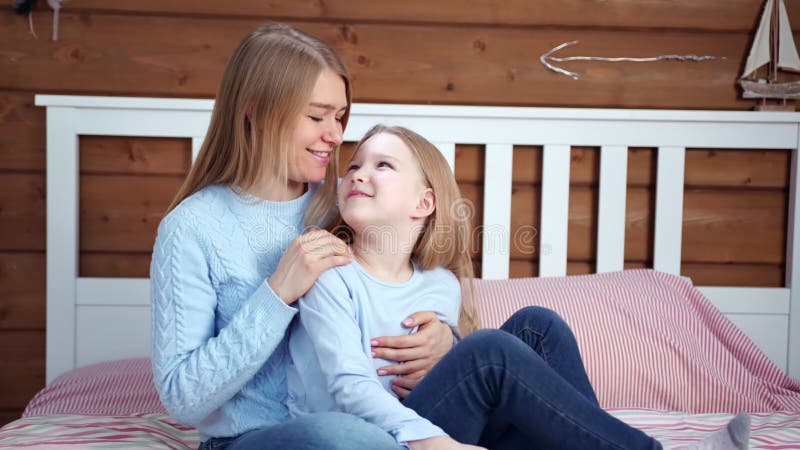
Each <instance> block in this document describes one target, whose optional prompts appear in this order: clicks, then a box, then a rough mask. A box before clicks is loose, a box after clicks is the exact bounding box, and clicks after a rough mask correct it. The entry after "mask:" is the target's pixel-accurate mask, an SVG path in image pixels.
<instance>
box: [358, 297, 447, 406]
mask: <svg viewBox="0 0 800 450" xmlns="http://www.w3.org/2000/svg"><path fill="white" fill-rule="evenodd" d="M403 326H404V327H406V328H409V329H413V328H414V327H415V326H419V330H418V331H417V332H416V333H412V334H409V335H403V336H382V337H377V338H373V339H372V341H371V343H372V356H373V357H376V358H383V359H388V360H392V361H398V362H400V364H394V365H391V366H384V367H381V368H379V369H378V374H379V375H410V378H412V379H415V380H416V381H417V382H418V381H419V379H421V378H422V377H423V376H424V375H425V374H426V373H428V372H429V371H430V370H431V368H433V366H434V365H435V364H436V363H437V362H439V360H440V359H442V357H443V356H444V355H445V353H447V352H448V351H450V348H452V347H453V330H452V329H450V326H449V325H447V324H445V323H442V322H441V321H439V318H438V317H436V314H435V313H433V312H431V311H424V312H417V313H414V314H412V315H411V316H410V317H409V318H408V319H406V320H405V321H403ZM413 385H416V382H413ZM406 387H407V388H408V387H409V386H406ZM410 387H411V388H413V386H410ZM395 392H397V391H395ZM406 395H407V394H406Z"/></svg>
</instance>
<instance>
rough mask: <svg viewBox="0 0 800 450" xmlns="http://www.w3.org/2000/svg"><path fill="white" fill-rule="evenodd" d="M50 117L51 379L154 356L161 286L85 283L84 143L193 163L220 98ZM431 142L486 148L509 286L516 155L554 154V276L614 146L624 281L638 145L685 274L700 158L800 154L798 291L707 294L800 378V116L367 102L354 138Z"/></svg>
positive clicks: (489, 268)
mask: <svg viewBox="0 0 800 450" xmlns="http://www.w3.org/2000/svg"><path fill="white" fill-rule="evenodd" d="M36 105H38V106H45V107H47V382H48V383H49V382H50V381H51V380H53V378H55V377H56V376H57V375H59V374H60V373H63V372H65V371H67V370H69V369H72V368H74V367H80V366H83V365H86V364H90V363H94V362H99V361H104V360H110V359H116V358H124V357H134V356H147V355H149V352H150V326H149V322H150V294H149V280H148V279H120V278H82V277H78V186H79V184H78V136H80V135H104V136H152V137H155V136H158V137H179V138H191V139H192V152H193V156H194V155H196V152H197V151H198V150H199V148H200V145H201V143H202V140H203V136H204V135H205V132H206V128H207V126H208V123H209V120H210V117H211V109H212V107H213V101H211V100H193V99H155V98H121V97H82V96H51V95H37V96H36ZM378 122H381V123H388V124H394V125H403V126H406V127H409V128H411V129H413V130H415V131H417V132H419V133H421V134H422V135H423V136H425V137H427V138H428V139H430V140H431V141H433V142H434V143H436V145H437V146H438V147H439V149H440V150H441V151H442V152H443V153H444V155H445V156H446V158H447V159H448V161H449V162H450V164H451V166H452V165H453V163H454V159H455V144H456V143H459V144H484V145H485V146H486V147H485V148H486V152H485V154H486V159H485V170H486V176H485V187H484V189H485V191H484V198H486V199H491V201H486V202H484V220H483V229H484V232H485V233H489V232H492V230H495V231H497V230H499V233H501V234H503V233H505V235H506V236H505V238H504V239H487V237H486V236H484V239H483V242H484V244H483V245H484V249H483V253H482V257H483V261H482V268H483V277H484V278H507V277H508V268H509V245H510V243H509V239H508V236H507V234H508V230H510V228H511V223H510V222H511V167H512V164H513V161H512V154H513V147H514V145H541V146H543V148H544V153H543V168H542V199H541V208H542V210H541V225H540V229H539V235H540V239H541V240H540V242H541V247H542V248H543V249H547V251H542V252H540V254H541V255H540V265H539V267H540V276H561V275H565V274H566V267H567V213H568V200H569V166H570V152H569V150H570V148H571V146H594V147H600V148H601V162H600V192H599V207H598V212H599V217H598V229H597V233H598V239H597V271H598V272H607V271H615V270H622V268H623V257H624V243H625V235H624V234H625V198H626V173H627V150H628V147H657V148H658V171H657V185H656V214H655V243H654V268H655V269H657V270H661V271H664V272H669V273H672V274H679V273H680V268H681V253H680V252H681V232H682V217H683V214H682V213H683V185H684V180H683V174H684V160H685V153H686V148H687V147H697V148H718V149H765V150H775V149H784V150H786V149H789V150H792V152H791V153H792V162H791V179H790V196H789V224H788V228H787V229H788V235H787V239H786V242H787V248H786V252H787V253H786V272H787V273H786V287H784V288H738V287H737V288H728V287H701V288H700V289H701V290H702V291H703V292H704V293H705V294H706V295H707V296H708V297H709V298H710V299H711V300H712V302H714V304H716V305H717V307H718V308H720V309H721V310H722V312H723V313H725V314H726V315H727V316H728V318H730V319H731V320H732V321H733V322H734V323H735V324H736V325H737V326H739V327H740V328H741V329H742V330H743V331H744V332H745V333H747V334H748V335H750V336H751V338H753V340H754V341H755V342H756V344H757V345H758V346H759V347H760V348H761V349H762V350H764V351H765V352H766V353H767V355H768V356H769V357H770V358H771V359H772V360H773V361H774V362H775V363H776V364H778V366H779V367H781V368H782V369H784V370H787V371H788V373H789V374H790V375H791V376H793V377H795V378H800V293H796V292H795V290H793V289H792V287H794V286H800V267H798V264H797V260H796V256H797V255H799V254H800V240H799V239H796V237H800V235H798V227H799V226H800V217H798V214H800V209H798V208H797V198H798V197H797V189H798V187H797V149H798V146H799V145H800V144H798V139H800V131H799V130H800V113H755V112H733V111H655V110H613V109H609V110H602V109H559V108H508V107H477V106H424V105H377V104H356V105H353V108H352V112H351V116H350V122H349V124H348V127H347V131H346V133H345V140H350V141H355V140H358V138H360V137H361V136H362V135H363V134H364V133H365V132H366V131H367V130H368V129H369V128H370V127H371V126H372V125H374V124H375V123H378Z"/></svg>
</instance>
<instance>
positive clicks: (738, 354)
mask: <svg viewBox="0 0 800 450" xmlns="http://www.w3.org/2000/svg"><path fill="white" fill-rule="evenodd" d="M475 287H476V291H477V293H478V295H479V298H480V316H481V319H482V320H483V325H484V326H487V327H497V326H499V325H500V324H501V323H502V322H503V321H504V320H505V319H506V318H507V317H509V316H510V315H511V314H512V313H513V312H514V311H517V310H518V309H520V308H522V307H524V306H528V305H540V306H545V307H547V308H550V309H553V310H555V311H557V312H558V313H559V314H560V315H561V316H562V317H563V318H564V319H565V320H566V321H567V323H568V324H569V325H570V326H571V327H572V329H573V331H574V332H575V336H576V338H577V339H578V344H579V346H580V349H581V353H582V355H583V358H584V363H585V365H586V368H587V371H588V372H589V378H590V379H591V382H592V385H593V386H594V388H595V390H596V391H597V394H598V397H599V399H600V403H601V404H602V405H603V407H604V408H646V409H655V410H661V411H685V412H690V413H735V412H738V411H747V412H778V411H783V412H794V413H800V381H798V380H794V379H792V378H789V377H788V376H787V375H785V374H784V373H783V372H781V370H780V369H779V368H778V367H777V366H776V365H775V364H773V363H772V362H771V361H770V360H769V358H768V357H767V356H766V355H765V354H764V353H763V352H761V351H760V350H759V349H758V348H757V347H756V345H755V344H754V343H753V342H752V341H751V340H750V338H748V337H747V336H746V335H745V334H744V333H743V332H742V331H741V330H739V329H738V328H737V327H736V326H734V325H733V323H731V322H730V320H728V319H727V318H726V317H725V316H723V315H722V313H720V312H719V310H718V309H716V308H715V307H714V306H713V305H712V304H711V302H710V301H709V300H708V299H707V298H706V297H704V296H703V294H701V293H700V291H698V290H697V289H696V288H694V287H693V286H692V285H691V283H689V282H688V281H686V280H685V279H683V278H680V277H676V276H673V275H669V274H666V273H662V272H656V271H653V270H626V271H623V272H614V273H606V274H597V275H586V276H569V277H563V278H517V279H510V280H476V281H475Z"/></svg>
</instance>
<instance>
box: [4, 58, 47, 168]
mask: <svg viewBox="0 0 800 450" xmlns="http://www.w3.org/2000/svg"><path fill="white" fill-rule="evenodd" d="M0 58H2V57H0ZM44 119H45V111H44V108H39V107H37V106H35V105H34V104H33V94H28V93H17V92H8V91H0V170H6V169H10V170H26V171H44V169H45V159H46V158H45V140H46V136H45V120H44Z"/></svg>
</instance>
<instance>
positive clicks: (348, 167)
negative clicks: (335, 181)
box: [347, 164, 358, 172]
mask: <svg viewBox="0 0 800 450" xmlns="http://www.w3.org/2000/svg"><path fill="white" fill-rule="evenodd" d="M353 170H358V165H356V164H350V165H349V166H347V171H348V172H352V171H353Z"/></svg>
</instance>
